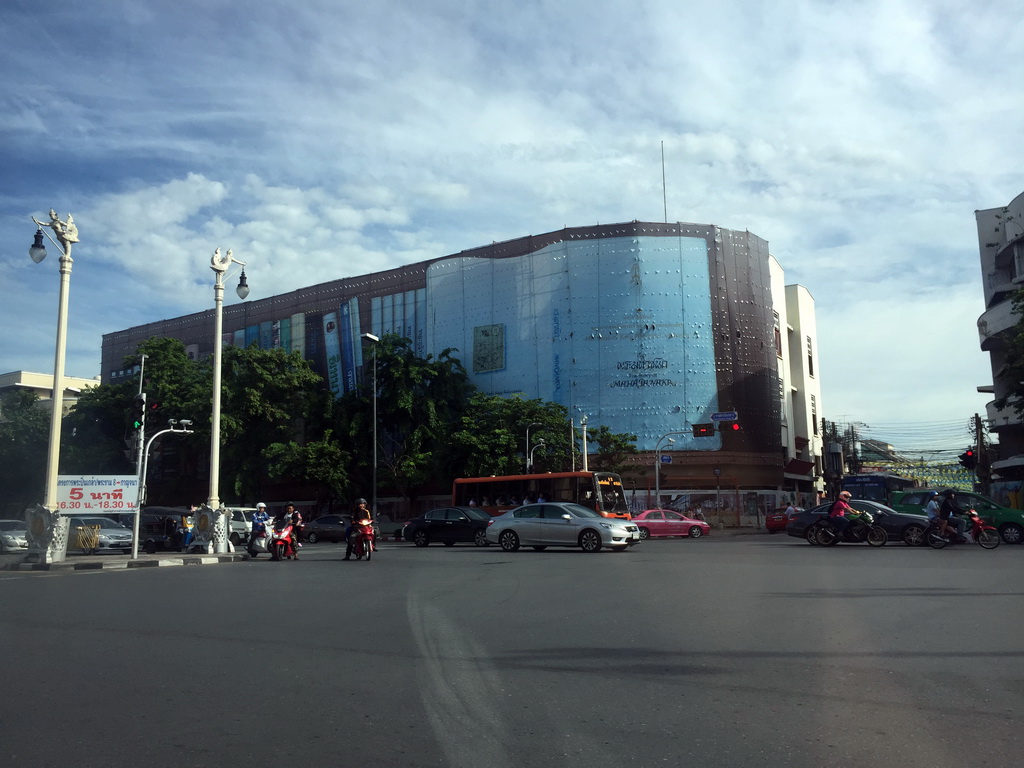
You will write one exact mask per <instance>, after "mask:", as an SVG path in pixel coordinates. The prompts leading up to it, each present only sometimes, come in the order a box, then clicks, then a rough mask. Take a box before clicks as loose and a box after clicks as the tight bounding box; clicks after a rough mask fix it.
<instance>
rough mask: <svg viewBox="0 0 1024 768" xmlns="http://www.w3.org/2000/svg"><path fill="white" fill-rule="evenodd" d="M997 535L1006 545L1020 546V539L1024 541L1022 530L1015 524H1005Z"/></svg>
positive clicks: (1023, 531) (1023, 530) (1023, 529)
mask: <svg viewBox="0 0 1024 768" xmlns="http://www.w3.org/2000/svg"><path fill="white" fill-rule="evenodd" d="M999 535H1000V536H1002V537H1003V541H1005V542H1006V543H1007V544H1020V543H1021V539H1024V528H1021V527H1020V526H1019V525H1017V524H1016V523H1007V524H1006V525H1004V526H1003V527H1002V528H1000V529H999Z"/></svg>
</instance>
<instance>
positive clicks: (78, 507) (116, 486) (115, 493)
mask: <svg viewBox="0 0 1024 768" xmlns="http://www.w3.org/2000/svg"><path fill="white" fill-rule="evenodd" d="M138 496H139V479H138V477H136V476H135V475H57V509H58V510H60V511H61V512H62V513H64V514H69V513H75V514H81V513H86V514H90V515H103V514H106V513H107V512H135V511H136V507H135V502H136V501H138Z"/></svg>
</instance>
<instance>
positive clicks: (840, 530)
mask: <svg viewBox="0 0 1024 768" xmlns="http://www.w3.org/2000/svg"><path fill="white" fill-rule="evenodd" d="M850 497H851V494H850V492H849V491H840V493H839V498H837V499H836V500H835V501H833V502H832V506H831V507H829V508H828V523H829V525H831V526H832V530H834V531H835V532H836V537H837V538H838V539H840V540H842V538H843V534H844V533H846V529H847V528H849V527H850V521H849V520H848V519H847V517H846V516H847V515H853V514H856V513H855V512H854V509H853V507H851V506H850V504H849V501H850Z"/></svg>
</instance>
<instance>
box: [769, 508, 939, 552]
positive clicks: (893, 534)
mask: <svg viewBox="0 0 1024 768" xmlns="http://www.w3.org/2000/svg"><path fill="white" fill-rule="evenodd" d="M831 506H832V502H828V503H826V504H821V505H819V506H817V507H814V508H812V509H808V510H805V511H803V512H797V513H796V514H795V515H793V516H792V517H791V518H790V521H789V524H788V525H786V533H788V534H789V535H790V536H796V537H797V538H800V539H806V540H807V541H808V543H810V544H817V543H818V541H817V539H816V538H813V537H811V536H809V535H808V532H809V530H810V528H811V526H812V525H813V524H814V523H816V522H818V521H819V520H821V519H823V518H825V517H828V510H829V507H831ZM850 506H851V507H853V508H854V509H856V510H860V511H861V512H869V513H871V516H872V517H873V518H874V519H875V523H877V524H878V525H880V526H882V528H883V529H884V530H885V532H886V534H887V535H888V537H889V541H902V542H903V543H904V544H906V545H907V546H911V547H917V546H920V545H922V544H924V532H925V529H927V528H928V518H927V517H926V516H925V515H911V514H908V513H906V512H897V511H896V510H895V509H892V508H890V507H887V506H885V505H884V504H879V503H878V502H877V501H868V500H866V499H851V500H850Z"/></svg>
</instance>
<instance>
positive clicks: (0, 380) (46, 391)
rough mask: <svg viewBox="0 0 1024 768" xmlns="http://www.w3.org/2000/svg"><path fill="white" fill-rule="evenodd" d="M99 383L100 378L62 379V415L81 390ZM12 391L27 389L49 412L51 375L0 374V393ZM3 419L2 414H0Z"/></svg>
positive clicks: (21, 372) (27, 372) (72, 405)
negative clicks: (36, 396) (33, 393)
mask: <svg viewBox="0 0 1024 768" xmlns="http://www.w3.org/2000/svg"><path fill="white" fill-rule="evenodd" d="M99 383H100V377H99V376H97V377H96V378H94V379H82V378H79V377H77V376H65V377H64V415H65V416H67V414H68V411H70V410H71V409H72V408H73V407H74V405H75V403H76V402H78V396H79V395H80V394H81V393H82V391H83V390H86V389H88V388H89V387H95V386H96V385H98V384H99ZM13 389H27V390H29V391H31V392H35V393H36V394H37V395H38V396H39V400H40V406H42V407H44V408H46V410H50V408H51V407H52V404H53V374H52V373H32V372H31V371H11V372H10V373H0V392H7V391H9V390H13ZM0 418H3V414H0Z"/></svg>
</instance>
